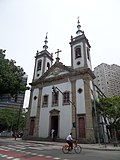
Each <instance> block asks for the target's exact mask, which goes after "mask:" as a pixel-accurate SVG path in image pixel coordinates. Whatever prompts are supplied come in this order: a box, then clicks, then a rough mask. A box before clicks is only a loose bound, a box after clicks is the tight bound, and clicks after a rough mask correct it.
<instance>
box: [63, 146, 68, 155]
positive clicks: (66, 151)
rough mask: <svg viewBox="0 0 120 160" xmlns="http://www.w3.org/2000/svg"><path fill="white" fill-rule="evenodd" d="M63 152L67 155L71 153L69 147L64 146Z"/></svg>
mask: <svg viewBox="0 0 120 160" xmlns="http://www.w3.org/2000/svg"><path fill="white" fill-rule="evenodd" d="M62 152H63V153H65V154H66V153H68V152H69V150H68V145H64V146H63V147H62Z"/></svg>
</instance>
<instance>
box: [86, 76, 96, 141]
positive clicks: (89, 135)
mask: <svg viewBox="0 0 120 160" xmlns="http://www.w3.org/2000/svg"><path fill="white" fill-rule="evenodd" d="M86 83H87V84H86ZM86 83H84V90H85V110H86V141H87V142H89V143H95V134H94V128H93V117H92V100H91V94H90V92H91V91H90V81H89V79H87V80H86Z"/></svg>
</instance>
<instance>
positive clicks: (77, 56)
mask: <svg viewBox="0 0 120 160" xmlns="http://www.w3.org/2000/svg"><path fill="white" fill-rule="evenodd" d="M79 57H81V47H78V48H76V49H75V58H76V59H77V58H79Z"/></svg>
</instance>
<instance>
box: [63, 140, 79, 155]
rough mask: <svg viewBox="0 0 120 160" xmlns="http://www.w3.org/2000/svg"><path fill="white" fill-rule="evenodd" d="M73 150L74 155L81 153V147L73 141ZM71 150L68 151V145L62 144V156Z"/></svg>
mask: <svg viewBox="0 0 120 160" xmlns="http://www.w3.org/2000/svg"><path fill="white" fill-rule="evenodd" d="M73 150H74V151H75V153H81V151H82V147H81V146H80V145H78V141H77V140H75V141H74V142H73ZM70 151H71V150H70V149H69V145H68V144H64V145H63V147H62V152H63V153H64V154H67V153H69V152H70Z"/></svg>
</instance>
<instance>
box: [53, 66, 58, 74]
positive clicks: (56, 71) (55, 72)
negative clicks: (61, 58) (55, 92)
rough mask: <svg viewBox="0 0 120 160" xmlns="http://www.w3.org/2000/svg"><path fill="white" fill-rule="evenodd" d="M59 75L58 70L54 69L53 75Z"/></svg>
mask: <svg viewBox="0 0 120 160" xmlns="http://www.w3.org/2000/svg"><path fill="white" fill-rule="evenodd" d="M59 73H60V68H58V67H56V68H55V69H54V70H53V74H54V75H57V74H59Z"/></svg>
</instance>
